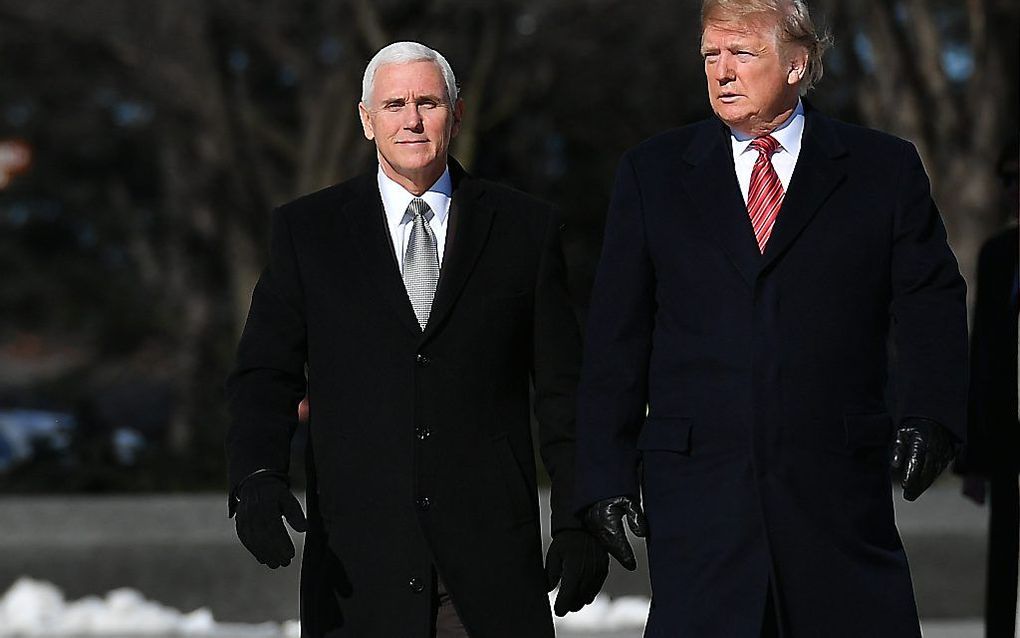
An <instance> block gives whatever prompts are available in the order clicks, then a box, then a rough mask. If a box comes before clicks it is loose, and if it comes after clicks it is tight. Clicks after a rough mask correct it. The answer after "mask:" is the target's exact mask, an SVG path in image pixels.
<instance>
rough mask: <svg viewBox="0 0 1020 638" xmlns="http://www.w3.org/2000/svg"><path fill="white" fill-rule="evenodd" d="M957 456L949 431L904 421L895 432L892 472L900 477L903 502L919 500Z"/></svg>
mask: <svg viewBox="0 0 1020 638" xmlns="http://www.w3.org/2000/svg"><path fill="white" fill-rule="evenodd" d="M955 455H956V450H955V447H954V445H953V435H952V434H950V432H949V430H947V429H946V428H944V427H943V426H941V425H939V424H938V423H936V422H935V421H932V420H930V419H920V418H907V419H904V421H903V424H902V425H900V427H899V429H898V430H897V431H896V443H894V444H893V456H892V468H893V470H895V473H896V474H897V475H898V476H900V484H901V485H902V486H903V498H905V499H907V500H908V501H913V500H915V499H917V497H918V496H920V495H921V494H922V493H923V492H924V491H925V490H926V489H928V488H929V487H930V486H931V484H932V483H934V482H935V479H936V478H938V476H939V474H941V473H942V470H944V469H946V467H947V466H948V465H949V464H950V463H951V462H952V461H953V457H954V456H955Z"/></svg>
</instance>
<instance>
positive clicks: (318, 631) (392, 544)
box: [227, 162, 580, 638]
mask: <svg viewBox="0 0 1020 638" xmlns="http://www.w3.org/2000/svg"><path fill="white" fill-rule="evenodd" d="M451 176H452V179H453V185H454V193H453V199H452V204H451V211H450V215H451V218H450V228H449V231H448V238H447V244H446V254H445V257H444V261H443V265H442V270H441V274H440V281H439V284H438V289H437V291H436V296H435V301H434V304H433V307H432V312H431V316H430V318H429V322H428V325H427V326H426V328H425V330H424V332H422V330H421V329H420V328H419V326H418V324H417V321H416V319H415V316H414V313H413V311H412V308H411V305H410V302H409V301H408V298H407V293H406V291H405V289H404V285H403V282H402V280H401V277H400V273H399V270H398V266H397V261H396V258H395V256H394V253H393V249H392V243H391V241H390V238H389V234H388V231H387V230H386V226H385V221H384V213H383V208H382V203H381V201H380V196H379V191H378V187H377V185H376V177H375V175H374V174H372V175H365V176H363V177H360V178H356V179H354V180H351V181H349V182H345V183H343V184H339V185H337V186H333V187H331V188H327V189H325V190H323V191H320V192H318V193H315V194H312V195H309V196H306V197H303V198H301V199H298V200H296V201H294V202H292V203H290V204H287V205H285V206H283V207H281V208H280V209H278V210H277V211H275V213H274V215H273V227H272V240H271V250H270V259H269V266H268V268H267V269H266V270H265V272H264V273H263V274H262V276H261V278H260V280H259V282H258V285H257V286H256V289H255V292H254V294H253V297H252V305H251V311H250V313H249V316H248V320H247V323H246V325H245V329H244V334H243V337H242V339H241V343H240V346H239V349H238V357H237V367H236V369H235V371H234V372H233V374H232V375H231V378H230V380H229V381H228V394H229V399H230V407H231V412H232V425H231V427H230V431H229V435H228V440H227V449H228V457H229V462H230V463H229V465H230V479H231V484H232V485H236V483H237V482H238V481H240V480H241V479H242V478H243V477H245V476H247V475H248V474H249V473H250V472H253V471H255V470H257V469H260V468H270V469H275V470H286V467H287V459H288V454H289V449H290V437H291V434H292V432H293V430H294V428H295V427H296V425H297V421H296V415H297V405H298V402H299V400H300V399H301V397H302V396H303V395H304V393H305V390H306V376H305V366H306V364H307V391H308V394H309V399H310V405H311V421H310V440H309V450H308V453H309V456H308V460H309V462H308V468H309V470H308V483H309V487H308V512H309V522H310V530H309V531H308V533H307V535H306V540H305V548H304V556H303V561H302V575H301V600H302V602H301V621H302V635H303V636H306V637H315V638H318V637H324V636H329V637H352V636H353V637H357V638H368V637H371V638H376V637H382V636H394V637H395V636H400V637H401V638H414V637H418V636H420V637H422V638H425V637H427V636H429V635H431V631H432V624H433V623H434V620H433V619H432V617H431V613H432V606H433V603H432V599H433V595H434V587H435V582H434V581H433V580H432V577H431V574H432V569H433V566H435V568H436V570H437V571H438V573H439V575H440V576H441V578H442V580H443V582H444V583H445V584H446V586H447V588H448V590H449V592H450V594H451V595H452V597H453V600H454V603H455V606H456V608H457V611H458V613H459V615H460V617H461V619H462V620H463V622H464V625H465V627H466V628H467V630H468V631H469V632H470V634H471V636H472V637H477V638H498V637H506V638H511V637H513V638H520V637H521V636H529V637H536V638H538V637H543V636H548V637H551V636H552V635H553V626H552V616H551V613H550V609H549V602H548V598H547V594H546V580H545V573H544V570H543V564H542V556H541V543H540V534H539V523H538V503H537V489H536V470H535V462H534V458H535V457H534V452H533V444H532V434H531V427H530V409H529V388H530V387H532V385H533V387H534V408H535V414H536V417H537V419H538V422H539V433H540V451H541V454H542V457H543V460H544V464H545V466H546V469H547V470H548V472H549V474H550V475H551V478H552V507H553V522H552V526H553V530H554V531H557V530H559V529H563V528H566V527H576V526H578V523H577V521H576V519H574V518H573V517H572V515H571V514H570V503H569V500H570V498H571V486H570V482H571V481H572V478H573V422H574V421H573V417H574V396H575V395H574V393H575V387H576V381H577V366H578V362H579V359H580V345H579V338H578V330H577V326H576V320H575V317H574V315H573V312H572V310H571V308H570V305H569V302H568V296H567V292H566V288H565V275H564V267H563V259H562V253H561V248H560V244H559V225H558V223H557V222H556V221H555V218H554V216H553V214H552V211H551V210H550V208H549V207H548V206H547V205H545V204H542V203H540V202H538V201H537V200H535V199H533V198H531V197H528V196H526V195H524V194H522V193H520V192H517V191H514V190H512V189H509V188H506V187H502V186H499V185H496V184H492V183H489V182H485V181H482V180H478V179H473V178H471V177H470V176H468V175H467V174H465V173H464V172H463V170H462V169H460V168H459V166H457V165H456V164H455V163H452V162H451ZM532 381H533V384H532Z"/></svg>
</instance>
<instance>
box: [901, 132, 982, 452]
mask: <svg viewBox="0 0 1020 638" xmlns="http://www.w3.org/2000/svg"><path fill="white" fill-rule="evenodd" d="M900 162H901V164H900V171H899V174H900V178H899V180H898V182H897V184H898V189H899V192H898V198H897V206H896V212H895V219H894V221H893V244H892V246H893V248H892V261H891V271H892V272H891V281H892V291H891V292H892V301H891V306H890V313H891V315H892V340H893V347H894V352H895V355H894V362H895V364H894V367H893V373H894V375H895V386H896V388H897V394H898V400H899V408H900V415H901V418H906V417H923V418H928V419H932V420H934V421H937V422H938V423H940V424H941V425H943V426H945V427H947V428H948V429H949V430H950V431H952V432H953V434H954V435H955V436H956V437H957V439H958V441H959V442H962V441H963V440H964V439H965V432H966V417H965V415H966V403H967V397H966V395H967V302H966V295H967V289H966V284H965V283H964V280H963V277H961V276H960V270H959V267H958V265H957V263H956V257H955V256H954V255H953V252H952V250H950V248H949V244H948V243H947V242H946V230H945V227H944V226H943V224H942V218H941V216H940V215H939V211H938V208H937V207H936V206H935V202H934V201H933V200H932V197H931V191H930V185H929V182H928V176H927V174H925V172H924V167H923V166H922V164H921V158H920V157H919V156H918V154H917V151H916V150H915V149H914V147H913V146H912V145H910V144H904V146H903V153H902V155H901V159H900Z"/></svg>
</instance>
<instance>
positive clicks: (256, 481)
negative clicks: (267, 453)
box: [234, 474, 308, 569]
mask: <svg viewBox="0 0 1020 638" xmlns="http://www.w3.org/2000/svg"><path fill="white" fill-rule="evenodd" d="M237 499H238V503H237V510H236V512H235V514H234V523H235V526H236V529H237V537H238V538H239V539H240V540H241V544H242V545H244V546H245V548H247V549H248V551H249V552H251V554H252V556H254V557H255V558H256V559H257V560H258V561H259V562H260V563H262V564H263V565H266V566H267V567H269V568H271V569H276V568H277V567H280V566H283V567H286V566H287V565H290V559H292V558H294V544H293V543H292V542H291V541H290V535H289V534H288V533H287V528H286V527H284V526H283V521H282V520H281V516H282V517H286V519H287V522H288V523H290V526H291V527H292V528H294V531H295V532H304V531H305V530H306V529H307V528H308V524H307V521H306V520H305V515H304V512H302V511H301V504H300V503H299V502H298V500H297V498H296V497H295V496H294V495H293V494H291V492H290V487H289V486H288V485H287V483H286V482H285V481H284V480H282V479H281V478H279V477H278V476H275V475H274V474H256V475H253V476H250V477H248V478H247V479H245V480H244V481H242V482H241V484H240V485H239V486H238V488H237Z"/></svg>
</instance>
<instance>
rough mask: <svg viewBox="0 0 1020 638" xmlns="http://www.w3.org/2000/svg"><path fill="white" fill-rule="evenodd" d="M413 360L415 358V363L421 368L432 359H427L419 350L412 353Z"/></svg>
mask: <svg viewBox="0 0 1020 638" xmlns="http://www.w3.org/2000/svg"><path fill="white" fill-rule="evenodd" d="M414 360H415V363H417V364H418V366H419V367H421V368H424V367H425V366H427V365H428V364H430V363H432V359H429V358H428V357H427V356H425V355H423V354H422V353H420V352H419V353H418V354H416V355H414Z"/></svg>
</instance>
